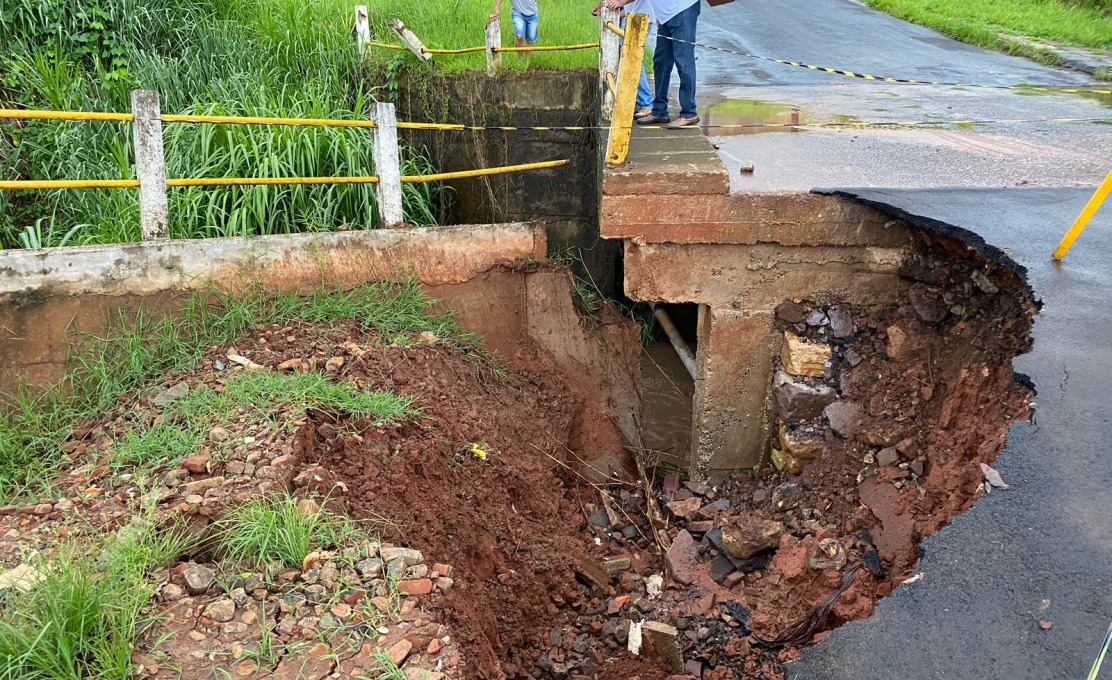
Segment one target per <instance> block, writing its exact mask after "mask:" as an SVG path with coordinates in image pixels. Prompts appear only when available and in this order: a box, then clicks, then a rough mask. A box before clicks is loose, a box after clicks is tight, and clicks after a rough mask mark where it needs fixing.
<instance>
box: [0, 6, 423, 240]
mask: <svg viewBox="0 0 1112 680" xmlns="http://www.w3.org/2000/svg"><path fill="white" fill-rule="evenodd" d="M351 20H352V5H350V4H348V3H346V2H342V1H341V0H5V1H4V2H2V3H0V105H4V106H12V105H18V106H28V107H36V108H51V109H60V110H82V111H93V110H98V111H126V110H128V109H129V107H130V103H129V92H130V90H132V89H137V88H138V89H153V90H158V91H159V92H160V94H161V97H162V108H163V110H164V111H167V112H174V113H220V114H227V115H252V116H277V117H305V116H309V117H330V118H366V117H369V114H370V108H371V106H372V105H373V101H374V100H375V99H376V98H377V97H378V95H379V93H380V90H381V87H382V86H383V83H373V82H370V77H369V73H368V72H367V70H366V69H364V67H363V66H362V63H361V61H360V59H359V56H358V53H357V49H356V47H355V46H354V44H353V42H352V40H351V36H350V29H351ZM165 140H166V158H167V174H168V176H170V177H230V176H263V177H273V176H279V175H281V176H290V175H295V174H296V175H299V176H313V175H317V176H325V175H330V176H349V175H367V174H373V164H372V161H371V145H370V139H369V136H368V132H367V131H366V130H359V129H331V128H329V129H323V128H288V127H273V126H266V127H246V126H211V125H189V124H174V125H167V126H166V128H165ZM132 155H133V152H132V148H131V139H130V129H129V126H127V125H125V124H117V123H103V122H102V123H59V122H51V121H27V122H25V123H21V124H10V123H4V124H0V176H4V177H7V178H22V179H101V178H104V179H110V178H128V177H131V176H132V174H133V171H132V165H131V164H132V160H133V159H132ZM402 157H403V174H423V173H427V172H429V171H430V168H429V166H428V162H427V160H426V159H425V158H424V156H423V155H422V153H421V152H420V151H418V150H414V149H409V148H404V149H403V152H402ZM403 190H404V203H405V206H404V207H405V214H406V220H407V221H408V222H410V223H413V224H433V223H435V221H436V214H437V204H438V191H439V189H438V187H437V186H435V185H406V186H405V187H404V188H403ZM137 200H138V199H137V195H136V192H134V191H130V190H119V189H117V190H59V191H50V192H33V193H31V192H24V193H19V194H14V193H7V194H2V193H0V246H3V247H9V248H10V247H26V246H27V245H43V246H53V245H61V244H63V243H65V244H70V245H73V244H87V243H104V242H119V241H132V240H137V239H138V238H139V236H140V235H139V227H138V222H137V212H138V203H137ZM170 202H171V205H170V217H171V225H170V231H171V236H172V237H174V238H195V237H202V236H225V235H249V234H273V233H288V232H295V231H310V230H311V231H321V230H334V229H339V228H351V229H369V228H374V227H375V226H376V218H375V213H376V211H375V202H374V192H373V189H372V188H371V187H370V186H369V185H344V186H328V185H322V186H293V187H224V188H216V189H208V188H189V189H171V194H170ZM21 237H22V238H21Z"/></svg>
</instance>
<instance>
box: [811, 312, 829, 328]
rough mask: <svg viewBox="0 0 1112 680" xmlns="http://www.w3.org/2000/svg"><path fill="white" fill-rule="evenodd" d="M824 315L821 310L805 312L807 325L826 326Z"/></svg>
mask: <svg viewBox="0 0 1112 680" xmlns="http://www.w3.org/2000/svg"><path fill="white" fill-rule="evenodd" d="M826 322H827V319H826V314H825V313H824V312H823V311H822V310H821V309H812V310H811V311H809V312H807V325H808V326H816V327H817V326H824V325H826Z"/></svg>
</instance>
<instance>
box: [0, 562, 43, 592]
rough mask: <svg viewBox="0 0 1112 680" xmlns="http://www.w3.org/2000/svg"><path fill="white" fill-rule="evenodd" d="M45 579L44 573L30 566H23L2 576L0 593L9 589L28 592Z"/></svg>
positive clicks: (0, 576) (0, 577)
mask: <svg viewBox="0 0 1112 680" xmlns="http://www.w3.org/2000/svg"><path fill="white" fill-rule="evenodd" d="M42 579H43V575H42V573H41V572H40V571H39V570H38V569H35V568H34V567H32V566H31V565H29V564H21V565H19V566H17V567H14V568H12V569H9V570H7V571H5V572H4V573H3V574H0V593H3V592H4V591H5V590H8V589H9V588H16V589H18V590H22V591H23V592H27V591H29V590H30V589H31V587H32V586H33V585H35V584H36V583H38V582H39V581H41V580H42Z"/></svg>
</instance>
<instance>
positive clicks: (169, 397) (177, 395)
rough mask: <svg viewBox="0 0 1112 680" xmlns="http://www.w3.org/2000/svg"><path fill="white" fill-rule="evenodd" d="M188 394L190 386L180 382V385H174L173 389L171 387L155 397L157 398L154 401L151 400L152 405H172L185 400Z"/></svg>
mask: <svg viewBox="0 0 1112 680" xmlns="http://www.w3.org/2000/svg"><path fill="white" fill-rule="evenodd" d="M188 394H189V385H187V384H186V383H184V382H180V383H178V384H176V385H174V386H173V387H170V388H169V389H167V390H165V391H163V392H160V393H159V394H157V395H155V397H154V398H153V399H151V403H152V404H154V405H155V406H165V405H167V404H172V403H174V402H175V401H177V400H179V399H182V398H184V397H185V396H187V395H188Z"/></svg>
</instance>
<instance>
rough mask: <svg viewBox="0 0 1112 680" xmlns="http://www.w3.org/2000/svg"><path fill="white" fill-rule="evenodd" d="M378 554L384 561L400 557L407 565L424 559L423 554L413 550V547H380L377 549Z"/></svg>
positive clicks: (410, 565)
mask: <svg viewBox="0 0 1112 680" xmlns="http://www.w3.org/2000/svg"><path fill="white" fill-rule="evenodd" d="M378 555H379V557H381V558H382V560H383V561H384V562H393V561H394V560H396V559H398V558H401V559H402V560H403V561H404V562H405V566H407V567H412V566H413V565H415V564H420V563H422V562H424V561H425V556H424V555H423V554H421V551H420V550H414V549H413V548H382V549H381V550H379V551H378Z"/></svg>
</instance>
